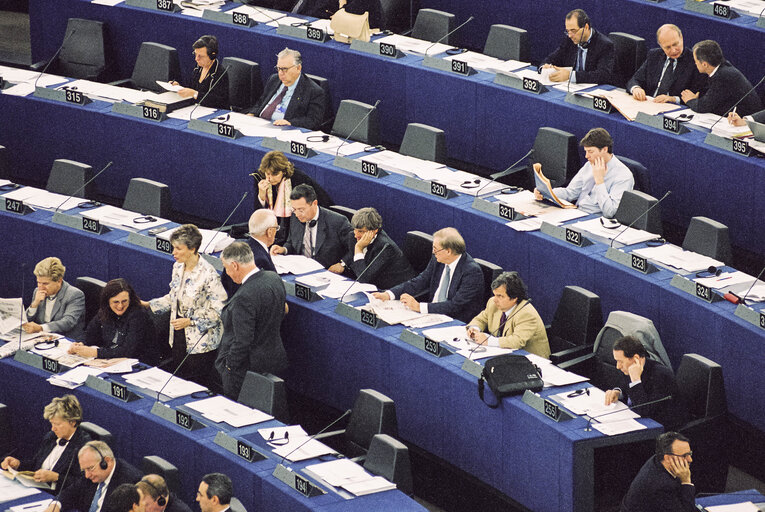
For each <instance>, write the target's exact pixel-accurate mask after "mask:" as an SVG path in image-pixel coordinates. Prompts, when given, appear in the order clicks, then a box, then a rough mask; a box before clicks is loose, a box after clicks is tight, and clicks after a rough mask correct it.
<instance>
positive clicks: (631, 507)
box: [620, 455, 696, 512]
mask: <svg viewBox="0 0 765 512" xmlns="http://www.w3.org/2000/svg"><path fill="white" fill-rule="evenodd" d="M695 495H696V488H695V487H694V486H692V485H683V484H681V483H680V480H678V479H677V478H673V477H672V475H670V474H669V473H668V472H667V470H666V469H664V466H662V465H661V462H660V461H659V460H658V459H657V457H656V456H655V455H654V456H653V457H651V458H650V459H648V460H647V461H646V463H645V464H643V467H642V468H640V471H639V472H638V474H637V476H636V477H635V479H634V480H633V481H632V484H630V489H629V491H627V494H626V496H624V499H623V500H622V506H621V509H620V511H621V512H658V511H659V510H661V512H695V511H696V505H695V500H694V498H695Z"/></svg>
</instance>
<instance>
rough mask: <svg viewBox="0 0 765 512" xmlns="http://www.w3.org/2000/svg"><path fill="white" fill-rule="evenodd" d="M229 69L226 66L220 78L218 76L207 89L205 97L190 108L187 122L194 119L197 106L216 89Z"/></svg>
mask: <svg viewBox="0 0 765 512" xmlns="http://www.w3.org/2000/svg"><path fill="white" fill-rule="evenodd" d="M230 67H231V66H226V67H225V68H223V73H221V74H220V76H219V77H218V79H217V80H216V81H215V83H213V84H211V85H210V88H209V89H207V92H206V93H205V95H204V96H202V99H201V100H199V101H198V102H197V104H196V105H194V108H192V109H191V112H189V121H191V120H192V119H194V117H193V114H194V111H195V110H196V109H197V107H199V105H201V104H202V102H203V101H204V100H205V98H207V96H208V95H209V94H210V93H211V92H212V90H213V89H215V87H216V86H217V85H218V83H219V82H220V81H221V79H222V78H223V76H224V75H225V74H226V73H228V70H229V68H230Z"/></svg>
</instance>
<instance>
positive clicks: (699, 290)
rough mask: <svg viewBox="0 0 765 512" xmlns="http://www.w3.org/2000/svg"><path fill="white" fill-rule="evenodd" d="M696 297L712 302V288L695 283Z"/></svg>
mask: <svg viewBox="0 0 765 512" xmlns="http://www.w3.org/2000/svg"><path fill="white" fill-rule="evenodd" d="M696 297H698V298H700V299H701V300H704V301H706V302H712V289H711V288H710V287H709V286H704V285H703V284H699V283H696Z"/></svg>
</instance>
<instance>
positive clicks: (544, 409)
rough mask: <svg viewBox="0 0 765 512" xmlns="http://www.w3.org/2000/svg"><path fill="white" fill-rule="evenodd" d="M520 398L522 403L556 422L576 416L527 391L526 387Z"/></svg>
mask: <svg viewBox="0 0 765 512" xmlns="http://www.w3.org/2000/svg"><path fill="white" fill-rule="evenodd" d="M521 400H522V401H523V403H524V404H526V405H528V406H529V407H531V408H532V409H534V410H536V411H539V412H540V413H542V414H544V415H545V416H547V417H548V418H550V419H551V420H553V421H555V422H557V423H560V422H561V421H568V420H572V419H574V418H575V417H576V416H575V415H573V414H571V413H570V412H568V411H567V410H565V409H564V408H563V407H562V406H560V405H558V404H556V403H555V402H553V401H552V400H548V399H546V398H542V397H541V396H539V395H537V394H536V393H533V392H531V391H529V390H528V389H527V390H526V391H525V392H524V393H523V398H521Z"/></svg>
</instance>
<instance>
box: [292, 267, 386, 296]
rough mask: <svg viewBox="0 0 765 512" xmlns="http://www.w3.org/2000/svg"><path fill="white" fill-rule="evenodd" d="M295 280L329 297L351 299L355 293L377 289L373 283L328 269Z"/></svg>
mask: <svg viewBox="0 0 765 512" xmlns="http://www.w3.org/2000/svg"><path fill="white" fill-rule="evenodd" d="M295 281H296V282H298V283H300V284H303V285H305V286H308V287H310V288H311V289H313V290H319V294H320V295H321V296H323V297H329V298H331V299H339V298H341V297H343V298H344V299H348V300H353V299H352V297H353V296H354V295H356V294H359V293H364V292H374V291H377V287H376V286H375V285H373V284H369V283H359V282H355V281H352V280H350V279H347V278H345V277H343V276H341V275H338V274H335V273H333V272H330V271H329V270H325V271H323V272H317V273H315V274H310V275H306V276H301V277H299V278H297V279H296V280H295Z"/></svg>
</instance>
